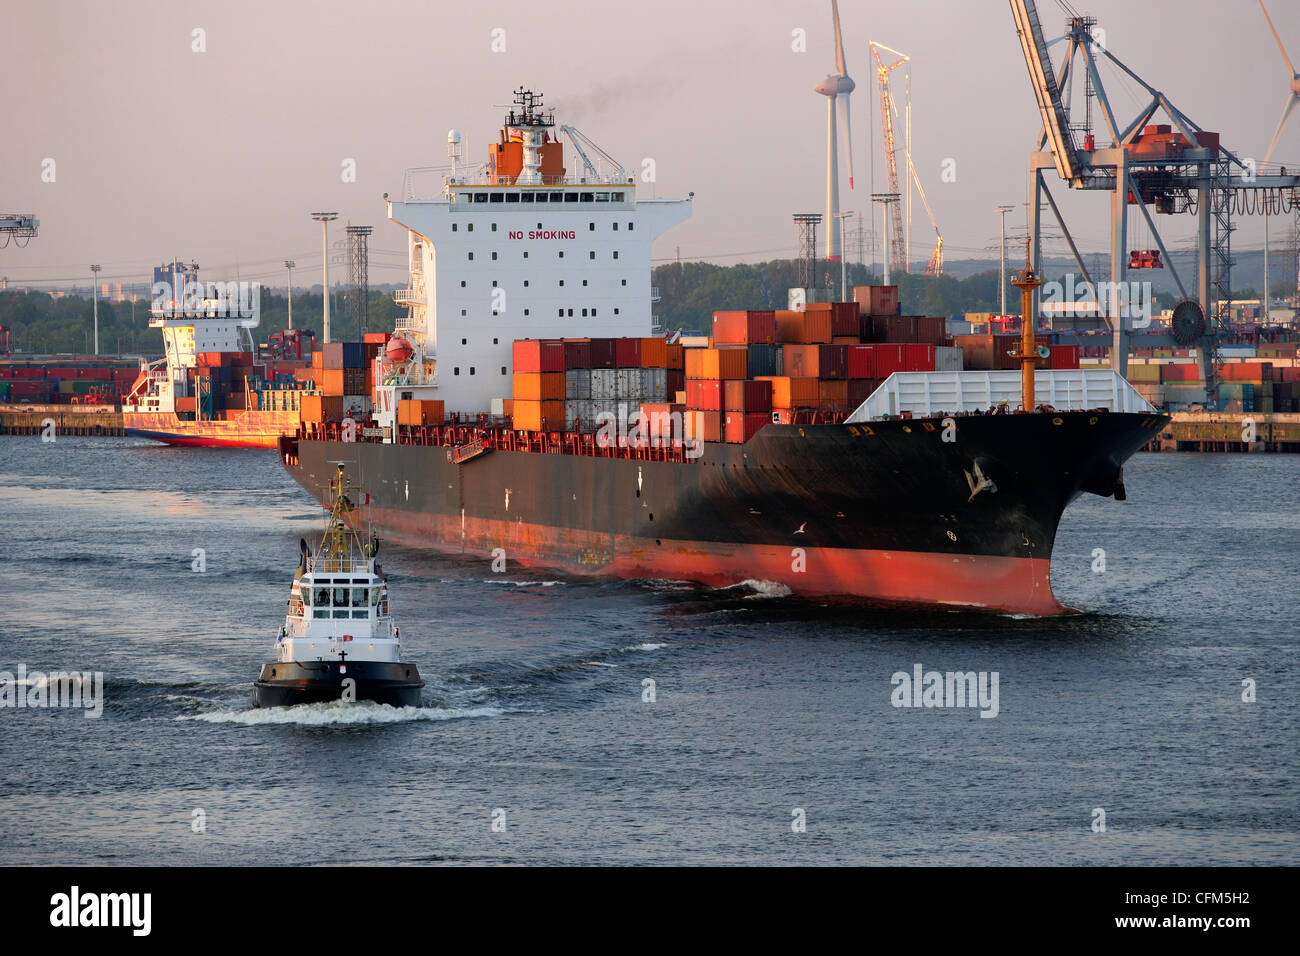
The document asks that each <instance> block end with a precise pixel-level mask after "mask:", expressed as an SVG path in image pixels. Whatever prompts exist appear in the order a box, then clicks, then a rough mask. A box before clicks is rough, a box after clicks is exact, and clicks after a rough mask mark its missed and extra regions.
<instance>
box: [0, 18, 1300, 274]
mask: <svg viewBox="0 0 1300 956" xmlns="http://www.w3.org/2000/svg"><path fill="white" fill-rule="evenodd" d="M1075 5H1076V6H1077V7H1079V8H1080V9H1082V8H1083V4H1082V3H1079V2H1077V0H1076V3H1075ZM1088 9H1089V11H1090V12H1091V13H1092V14H1094V15H1095V16H1097V17H1098V18H1099V21H1100V24H1101V26H1102V27H1104V28H1105V30H1106V38H1107V43H1108V45H1109V47H1110V49H1111V50H1112V51H1114V52H1115V54H1116V55H1117V56H1119V57H1120V58H1121V59H1122V60H1124V61H1125V62H1126V63H1127V64H1128V65H1129V66H1130V67H1132V68H1133V69H1135V70H1136V71H1137V72H1138V73H1139V74H1140V75H1142V76H1143V77H1144V78H1145V79H1146V80H1147V81H1148V82H1150V83H1152V84H1153V85H1155V86H1156V87H1158V88H1160V89H1162V90H1164V91H1165V92H1166V93H1167V94H1168V95H1169V96H1170V97H1171V99H1172V100H1173V101H1174V103H1176V104H1178V105H1179V107H1180V108H1181V109H1182V110H1183V111H1184V112H1186V113H1187V114H1188V115H1189V116H1191V118H1192V119H1193V120H1195V121H1196V122H1198V123H1200V124H1201V125H1202V126H1203V127H1205V128H1207V129H1212V130H1218V131H1219V132H1220V133H1221V134H1222V136H1223V142H1224V144H1225V145H1227V146H1228V147H1229V148H1231V149H1233V150H1234V151H1236V152H1238V154H1239V155H1243V156H1257V157H1262V155H1263V153H1264V151H1265V149H1266V148H1267V145H1268V142H1269V140H1270V138H1271V137H1272V133H1273V129H1274V126H1275V124H1276V123H1277V119H1278V116H1279V115H1280V113H1281V109H1282V106H1283V103H1284V101H1285V97H1286V92H1287V83H1288V78H1287V75H1286V73H1287V71H1286V68H1285V67H1284V65H1283V63H1282V59H1281V56H1280V54H1279V53H1278V50H1277V48H1276V46H1275V45H1274V43H1273V39H1272V37H1271V36H1270V35H1269V34H1268V32H1267V27H1266V24H1265V23H1264V19H1263V16H1262V14H1261V13H1260V10H1259V6H1258V4H1257V3H1255V2H1246V0H1229V2H1224V0H1144V2H1140V3H1134V2H1132V0H1096V2H1094V3H1092V4H1090V5H1089V7H1088ZM1039 10H1040V14H1041V16H1042V19H1043V21H1044V23H1045V24H1046V26H1047V32H1048V34H1049V36H1054V35H1059V33H1060V32H1061V28H1062V24H1063V22H1064V17H1065V13H1064V11H1063V9H1062V8H1061V7H1060V6H1059V5H1058V4H1057V2H1056V0H1040V2H1039ZM1270 13H1271V14H1272V16H1273V20H1274V22H1275V23H1276V24H1277V27H1278V30H1279V31H1280V33H1281V34H1282V36H1283V39H1284V41H1285V42H1286V43H1287V44H1288V47H1289V49H1290V51H1291V53H1292V56H1293V58H1295V59H1296V60H1297V61H1298V62H1300V7H1298V5H1297V4H1296V3H1295V2H1294V0H1273V2H1272V3H1271V4H1270ZM840 15H841V18H842V22H843V28H844V35H845V41H846V56H847V60H848V69H849V73H850V75H851V76H852V77H853V78H854V79H855V80H856V81H857V84H858V89H857V92H856V93H855V94H854V96H853V144H854V159H855V166H856V185H857V188H856V189H855V190H854V191H853V192H852V193H850V192H849V191H848V188H847V182H844V183H843V184H842V186H841V190H842V205H843V208H844V209H846V210H847V209H858V210H864V211H866V212H867V213H868V215H871V217H872V219H873V220H875V221H877V222H878V218H879V217H878V215H875V214H874V210H875V209H878V208H879V207H874V209H873V207H872V206H871V203H870V201H869V197H868V194H869V193H870V192H871V189H872V160H873V158H874V165H875V188H876V189H877V190H883V189H884V188H885V180H884V165H883V159H882V158H881V153H880V131H879V123H880V119H879V106H878V100H877V98H876V94H875V85H874V83H873V76H872V70H871V68H870V54H869V51H868V47H867V41H868V40H877V41H879V42H881V43H884V44H886V45H888V46H891V47H894V48H896V49H898V50H901V51H903V52H905V53H908V54H910V55H911V57H912V62H911V67H912V76H911V91H912V103H913V118H912V130H913V156H914V160H915V162H916V166H917V169H918V172H919V173H920V175H921V177H922V180H923V185H924V186H925V189H926V191H927V193H928V195H929V197H930V201H931V204H932V205H933V207H934V209H935V214H936V216H937V217H938V220H939V225H940V228H941V229H942V231H943V234H944V237H945V246H944V248H945V253H946V255H947V256H948V258H949V259H957V258H966V257H972V256H992V255H994V254H995V253H994V252H992V251H989V250H988V247H989V246H990V245H992V244H995V243H996V238H997V232H998V219H997V216H996V214H995V213H994V211H993V207H994V206H995V205H996V204H998V203H1024V201H1025V199H1026V173H1025V170H1026V168H1027V157H1028V153H1029V150H1030V147H1031V146H1032V145H1033V139H1034V135H1035V133H1036V132H1037V129H1038V125H1039V122H1038V114H1037V111H1036V108H1035V104H1034V99H1033V94H1032V91H1031V89H1030V86H1029V82H1028V79H1027V74H1026V70H1025V64H1024V59H1023V57H1022V55H1021V52H1020V47H1019V44H1018V42H1017V40H1016V35H1015V30H1014V27H1013V23H1012V19H1011V13H1010V9H1009V7H1008V5H1007V3H1005V2H1003V0H932V2H905V0H895V2H893V3H882V2H871V3H868V2H864V0H842V2H841V3H840ZM5 19H6V27H7V30H6V32H7V40H8V42H7V43H6V44H5V55H4V57H3V58H0V76H2V77H3V82H2V83H0V104H3V107H2V109H0V115H2V116H3V117H4V119H5V123H4V136H3V137H2V138H0V211H5V212H30V213H33V214H35V215H36V216H37V217H38V218H39V219H40V220H41V229H40V235H39V237H37V238H36V239H34V240H33V241H32V242H31V243H30V245H29V246H28V247H27V248H26V249H17V248H16V247H15V246H14V245H12V244H11V245H10V246H9V247H8V248H7V249H3V250H0V274H3V275H7V276H9V278H10V281H11V283H14V282H17V283H19V284H21V283H23V282H25V281H45V280H64V281H68V282H71V281H82V282H84V281H85V279H84V277H85V276H87V274H88V270H87V266H88V264H89V263H91V262H98V263H100V264H102V265H103V267H104V271H103V273H102V276H103V278H105V279H108V280H117V279H120V280H123V281H127V280H138V279H143V278H144V277H145V276H147V275H148V269H149V267H150V266H152V265H153V264H155V263H157V262H161V261H163V260H165V259H170V258H171V257H172V256H173V255H176V256H182V257H184V258H187V259H197V260H198V261H199V263H200V265H201V266H202V267H203V272H204V274H205V275H207V276H208V278H210V279H233V278H236V277H241V278H245V279H261V280H263V281H266V282H268V283H282V282H283V278H284V270H283V268H282V265H281V263H282V260H283V259H285V258H293V259H295V260H296V261H297V263H298V267H299V271H298V272H296V273H295V284H307V283H309V282H316V281H319V280H318V278H317V277H318V276H319V272H320V265H321V254H320V230H319V226H318V225H317V224H316V223H314V222H312V221H311V220H310V218H309V213H310V212H311V211H312V210H316V209H330V210H337V211H338V212H339V213H340V220H339V223H338V224H337V225H336V226H335V228H334V229H333V230H332V231H331V239H332V240H333V239H334V238H341V237H342V230H341V229H340V228H338V225H342V224H343V223H344V222H346V221H347V220H348V219H351V221H352V222H353V223H357V224H370V225H374V226H375V227H376V229H375V234H374V235H373V236H372V238H371V250H372V253H371V279H372V281H374V282H384V281H401V280H402V279H403V278H404V277H405V269H404V267H403V261H404V250H405V238H404V230H402V229H400V228H399V227H397V226H395V225H393V224H392V223H389V222H388V221H387V220H386V219H385V218H384V206H383V203H382V200H381V197H382V194H383V193H384V192H389V193H392V194H393V195H394V196H398V195H400V193H401V191H402V185H403V176H404V171H405V169H406V168H407V167H411V166H422V165H432V164H439V163H443V162H445V157H446V145H445V144H446V133H447V130H448V129H449V128H451V127H456V128H459V129H460V130H462V131H463V133H464V135H465V137H466V142H467V145H468V148H469V153H468V155H467V158H471V159H473V160H474V161H475V162H478V161H481V160H482V159H483V158H485V154H486V146H487V143H488V141H489V140H490V139H491V138H493V137H494V136H495V135H496V131H497V129H498V127H499V125H500V119H501V114H502V113H503V110H501V109H499V108H496V106H494V104H503V103H508V102H510V95H511V91H512V90H513V89H514V88H516V87H517V86H519V85H525V86H530V87H532V88H533V89H535V90H538V91H540V92H541V93H543V94H544V96H545V98H546V101H547V103H548V104H549V105H554V106H556V107H557V120H558V121H559V122H561V123H564V122H569V123H572V124H573V125H575V126H577V127H579V128H580V129H581V130H582V131H583V132H584V133H586V134H587V135H588V136H590V137H591V138H592V139H594V140H595V141H596V142H597V143H599V144H600V145H601V146H602V147H603V148H604V149H605V150H606V151H607V152H609V153H610V154H612V155H613V156H614V157H615V158H617V159H618V160H619V161H620V162H621V163H622V164H623V165H624V166H625V167H627V168H628V169H629V170H633V169H639V168H640V166H641V162H642V160H643V159H644V158H646V157H651V158H653V159H654V160H655V164H656V167H657V173H658V181H657V183H656V184H655V185H654V186H653V187H652V188H653V190H654V192H653V193H652V192H650V189H651V187H642V189H643V194H646V195H650V194H655V193H657V194H658V195H664V196H666V195H684V194H685V193H686V192H688V191H694V193H695V214H694V216H693V217H692V219H691V220H690V221H688V222H687V223H685V224H684V225H682V226H679V227H677V228H676V229H674V230H672V231H671V232H670V233H668V234H667V235H666V236H665V237H664V238H663V239H662V240H660V242H659V244H658V246H657V247H656V251H655V254H656V257H659V258H671V257H672V256H673V255H674V254H675V251H676V250H677V249H678V247H680V253H681V255H682V257H683V258H692V259H694V258H704V259H710V260H715V261H719V262H728V263H729V262H737V261H759V260H762V259H768V258H775V257H788V256H790V255H792V254H793V252H794V245H795V243H794V229H793V226H792V224H791V220H790V216H791V214H792V213H794V212H804V211H818V212H820V211H822V210H823V207H824V189H825V136H826V109H825V100H824V99H823V97H821V96H820V95H818V94H816V93H814V92H813V89H812V88H813V86H814V85H815V84H816V83H817V82H819V81H820V80H821V79H822V78H823V77H824V76H825V75H826V74H827V73H828V72H831V71H832V70H833V68H834V58H833V52H832V32H831V18H830V3H829V0H817V2H803V3H794V2H778V0H750V2H743V3H742V2H722V0H662V2H659V3H654V4H648V3H646V4H643V3H636V4H631V3H623V4H607V5H603V6H602V5H593V4H590V3H579V2H576V0H549V2H529V3H524V2H514V0H490V2H480V3H455V4H449V3H419V2H414V0H401V2H381V0H373V2H367V3H359V2H329V0H313V2H305V0H304V2H296V0H293V2H291V0H283V2H274V0H272V2H260V3H259V2H228V0H222V2H215V3H199V2H190V0H179V2H178V0H168V2H142V0H123V2H115V3H91V2H71V0H63V2H60V0H41V2H28V3H12V4H9V5H8V6H7V9H6V13H5ZM196 28H198V29H201V30H203V31H204V33H205V42H206V52H202V53H198V52H194V51H193V49H192V47H193V45H194V39H193V31H194V30H195V29H196ZM496 28H503V29H504V30H505V46H506V49H505V51H504V52H493V50H492V41H493V30H494V29H496ZM796 28H803V29H804V30H806V31H807V45H808V49H807V52H806V53H796V52H793V51H792V49H791V31H792V30H794V29H796ZM1061 49H1062V47H1061V46H1056V47H1053V52H1054V53H1058V55H1059V51H1060V50H1061ZM1113 76H1115V73H1114V71H1113V70H1112V71H1111V73H1110V74H1109V75H1108V78H1107V83H1108V85H1109V89H1110V92H1111V97H1112V102H1113V105H1114V106H1115V108H1116V110H1117V112H1119V113H1120V114H1121V117H1122V118H1123V119H1124V120H1127V118H1128V117H1130V116H1131V115H1132V114H1133V113H1134V112H1135V111H1136V110H1137V108H1138V106H1139V105H1140V103H1139V95H1138V93H1137V90H1138V88H1137V87H1136V85H1134V84H1132V83H1131V82H1128V81H1126V82H1123V83H1121V82H1119V80H1118V79H1114V80H1112V79H1110V78H1109V77H1113ZM1141 102H1145V97H1143V98H1142V100H1141ZM1098 125H1100V124H1098ZM873 152H874V157H873ZM1288 157H1290V158H1292V159H1293V160H1295V165H1296V166H1300V116H1293V117H1292V122H1291V124H1290V126H1289V128H1288V131H1287V133H1286V135H1285V136H1284V139H1283V142H1282V145H1281V146H1280V147H1279V149H1278V151H1277V155H1276V156H1275V157H1274V158H1275V160H1278V159H1280V160H1285V159H1286V158H1288ZM47 159H53V160H54V162H55V166H54V172H55V176H56V178H55V181H54V182H52V183H47V182H42V169H43V163H44V162H45V160H47ZM345 159H353V160H355V162H356V172H357V175H356V182H355V183H345V182H343V181H342V177H341V171H342V163H343V162H344V160H345ZM945 159H952V160H954V161H955V164H956V165H955V169H956V174H957V177H956V182H952V183H945V182H942V181H941V179H940V171H941V164H942V163H943V161H944V160H945ZM569 167H570V169H573V168H574V167H575V163H574V162H573V161H570V162H569ZM1053 181H1054V177H1053ZM1055 185H1056V188H1054V190H1053V192H1054V194H1055V195H1056V196H1057V197H1058V201H1062V204H1063V206H1064V207H1065V209H1066V215H1067V217H1070V220H1071V225H1072V228H1073V230H1074V231H1075V234H1076V238H1077V239H1078V240H1079V241H1080V244H1081V245H1082V246H1083V247H1084V248H1085V251H1091V252H1095V251H1100V250H1102V249H1104V248H1105V234H1106V218H1105V217H1106V214H1107V199H1106V197H1105V196H1104V194H1098V193H1091V194H1082V195H1081V194H1074V195H1071V196H1065V193H1066V192H1067V190H1065V189H1064V188H1063V187H1062V186H1061V185H1060V184H1059V183H1056V184H1055ZM1177 218H1178V221H1177V222H1175V223H1172V224H1171V225H1170V227H1169V228H1168V230H1167V231H1166V238H1167V240H1170V241H1172V242H1173V244H1174V245H1176V246H1179V247H1182V246H1183V245H1185V242H1186V238H1187V237H1190V235H1191V228H1192V219H1193V217H1191V216H1183V217H1177ZM1011 219H1012V217H1009V224H1010V222H1011ZM1169 220H1170V217H1161V219H1160V222H1161V224H1162V226H1163V225H1165V224H1166V223H1169ZM1014 221H1015V223H1016V224H1017V225H1018V226H1020V228H1023V222H1024V209H1023V206H1020V207H1018V208H1017V211H1016V212H1015V213H1014ZM1239 225H1240V229H1239V231H1238V232H1237V233H1236V234H1235V235H1234V244H1235V246H1236V247H1237V248H1244V247H1247V246H1252V247H1255V248H1258V247H1259V245H1260V244H1261V243H1262V238H1263V227H1262V219H1261V217H1252V218H1251V219H1247V220H1242V221H1241V222H1240V223H1239ZM1284 228H1286V223H1285V222H1284V221H1282V220H1274V226H1273V228H1272V238H1273V241H1274V242H1275V243H1277V245H1276V246H1275V248H1277V249H1278V250H1279V251H1280V249H1281V244H1282V236H1283V235H1284ZM932 244H933V243H932V232H931V231H930V228H929V225H928V223H927V221H926V218H925V215H924V212H923V210H922V209H921V207H920V205H919V203H918V204H917V206H916V208H915V213H914V220H913V244H912V255H913V258H914V259H919V260H920V261H921V264H922V266H923V264H924V261H925V259H926V258H927V257H928V255H929V251H930V248H931V246H932ZM1133 244H1135V245H1138V246H1140V245H1142V243H1141V242H1136V243H1133ZM391 253H399V254H391ZM337 274H338V275H341V270H340V271H339V273H337Z"/></svg>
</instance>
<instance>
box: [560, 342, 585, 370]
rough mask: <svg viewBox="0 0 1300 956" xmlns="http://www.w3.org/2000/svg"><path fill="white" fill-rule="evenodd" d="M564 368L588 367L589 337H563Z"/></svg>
mask: <svg viewBox="0 0 1300 956" xmlns="http://www.w3.org/2000/svg"><path fill="white" fill-rule="evenodd" d="M562 341H563V342H564V368H565V370H566V371H568V370H569V369H578V368H580V369H589V368H591V367H592V365H591V339H563V340H562Z"/></svg>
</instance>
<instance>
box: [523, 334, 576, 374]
mask: <svg viewBox="0 0 1300 956" xmlns="http://www.w3.org/2000/svg"><path fill="white" fill-rule="evenodd" d="M510 357H511V370H512V371H515V372H563V371H564V343H563V342H561V341H560V340H559V339H516V340H515V341H514V343H513V345H512V346H511V356H510Z"/></svg>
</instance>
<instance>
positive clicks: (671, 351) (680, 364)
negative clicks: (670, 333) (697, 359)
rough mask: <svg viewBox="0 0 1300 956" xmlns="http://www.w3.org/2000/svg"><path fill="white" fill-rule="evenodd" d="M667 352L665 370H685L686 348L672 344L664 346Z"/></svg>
mask: <svg viewBox="0 0 1300 956" xmlns="http://www.w3.org/2000/svg"><path fill="white" fill-rule="evenodd" d="M665 348H666V349H667V350H668V353H667V354H668V363H667V365H666V366H665V367H666V368H675V369H677V370H678V371H681V370H682V369H684V368H686V348H685V347H684V346H682V345H678V344H674V345H668V346H665Z"/></svg>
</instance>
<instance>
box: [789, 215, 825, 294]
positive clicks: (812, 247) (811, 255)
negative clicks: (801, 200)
mask: <svg viewBox="0 0 1300 956" xmlns="http://www.w3.org/2000/svg"><path fill="white" fill-rule="evenodd" d="M821 221H822V214H821V213H819V212H799V213H795V215H794V228H795V234H796V235H797V236H798V237H799V286H798V287H799V288H800V289H813V288H816V285H817V224H818V223H819V222H821Z"/></svg>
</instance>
